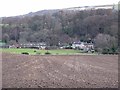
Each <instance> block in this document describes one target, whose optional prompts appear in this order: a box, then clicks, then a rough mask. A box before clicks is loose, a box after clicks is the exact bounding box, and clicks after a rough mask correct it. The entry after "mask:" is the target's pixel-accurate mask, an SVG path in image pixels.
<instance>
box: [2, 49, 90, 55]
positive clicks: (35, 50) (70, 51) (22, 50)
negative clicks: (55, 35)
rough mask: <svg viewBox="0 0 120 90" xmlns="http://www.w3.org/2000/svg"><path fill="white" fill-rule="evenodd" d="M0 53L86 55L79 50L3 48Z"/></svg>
mask: <svg viewBox="0 0 120 90" xmlns="http://www.w3.org/2000/svg"><path fill="white" fill-rule="evenodd" d="M0 51H1V52H8V53H15V54H21V53H23V52H28V53H29V54H30V55H37V54H39V55H45V53H46V52H49V53H50V54H51V55H74V54H86V53H81V51H80V50H72V49H55V50H37V49H17V48H4V49H0ZM89 54H90V53H89Z"/></svg>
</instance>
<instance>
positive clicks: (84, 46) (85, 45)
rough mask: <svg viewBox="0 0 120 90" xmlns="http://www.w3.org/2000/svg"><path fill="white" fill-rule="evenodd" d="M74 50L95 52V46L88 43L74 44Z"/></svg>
mask: <svg viewBox="0 0 120 90" xmlns="http://www.w3.org/2000/svg"><path fill="white" fill-rule="evenodd" d="M72 48H73V49H80V50H83V51H86V52H88V51H93V50H94V44H93V43H87V42H73V44H72Z"/></svg>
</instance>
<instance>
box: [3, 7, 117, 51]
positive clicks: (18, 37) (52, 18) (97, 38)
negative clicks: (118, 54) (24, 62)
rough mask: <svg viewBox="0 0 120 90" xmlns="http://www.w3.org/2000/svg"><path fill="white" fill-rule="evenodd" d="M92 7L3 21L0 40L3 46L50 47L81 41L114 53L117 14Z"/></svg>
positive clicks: (33, 14)
mask: <svg viewBox="0 0 120 90" xmlns="http://www.w3.org/2000/svg"><path fill="white" fill-rule="evenodd" d="M96 7H97V9H95V8H94V9H93V8H90V9H89V7H86V9H84V10H76V8H72V10H70V9H60V10H43V11H38V12H34V13H29V14H26V15H23V16H17V17H4V18H3V24H2V40H3V41H4V42H6V43H7V44H15V43H24V42H45V43H47V45H50V46H58V44H59V43H61V44H62V45H64V44H71V43H72V42H74V41H85V42H93V43H94V44H95V47H96V49H98V48H99V49H109V50H110V49H112V50H113V51H114V52H115V51H116V50H117V48H118V47H117V38H118V35H117V32H118V11H117V10H114V9H113V8H112V7H111V8H107V7H108V6H104V7H106V8H100V9H99V8H98V6H96ZM102 7H103V6H102ZM80 8H81V7H80ZM83 8H85V7H83ZM111 42H112V43H111Z"/></svg>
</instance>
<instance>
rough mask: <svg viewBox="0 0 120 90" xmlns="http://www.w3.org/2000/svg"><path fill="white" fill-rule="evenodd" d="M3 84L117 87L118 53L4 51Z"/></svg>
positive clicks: (14, 85) (39, 86)
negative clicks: (21, 52)
mask: <svg viewBox="0 0 120 90" xmlns="http://www.w3.org/2000/svg"><path fill="white" fill-rule="evenodd" d="M2 87H3V88H21V87H22V88H106V87H108V88H117V87H118V56H115V55H114V56H113V55H69V56H67V55H66V56H65V55H61V56H59V55H45V56H30V55H15V54H7V53H6V54H5V53H3V57H2Z"/></svg>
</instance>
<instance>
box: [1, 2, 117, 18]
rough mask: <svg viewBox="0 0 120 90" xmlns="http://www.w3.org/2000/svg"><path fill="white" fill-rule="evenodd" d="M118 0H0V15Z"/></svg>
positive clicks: (103, 3)
mask: <svg viewBox="0 0 120 90" xmlns="http://www.w3.org/2000/svg"><path fill="white" fill-rule="evenodd" d="M118 2H119V0H0V17H3V16H16V15H23V14H27V13H29V12H35V11H39V10H44V9H61V8H68V7H78V6H93V5H106V4H117V3H118Z"/></svg>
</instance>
